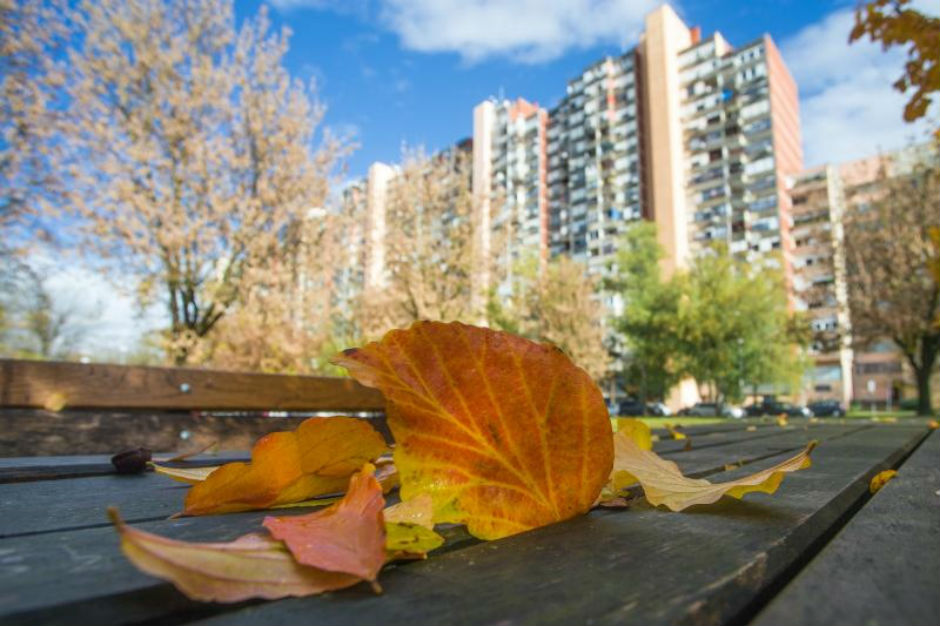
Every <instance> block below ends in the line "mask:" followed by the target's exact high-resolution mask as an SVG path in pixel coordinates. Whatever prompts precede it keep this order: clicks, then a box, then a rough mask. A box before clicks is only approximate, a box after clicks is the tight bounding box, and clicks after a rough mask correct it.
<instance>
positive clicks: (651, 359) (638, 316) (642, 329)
mask: <svg viewBox="0 0 940 626" xmlns="http://www.w3.org/2000/svg"><path fill="white" fill-rule="evenodd" d="M662 257H663V251H662V248H661V247H660V246H659V243H658V242H657V241H656V226H655V225H654V224H653V223H651V222H641V223H638V224H635V225H634V226H633V227H632V228H630V230H628V231H627V233H626V234H625V235H624V238H623V240H622V242H621V245H620V247H619V250H618V253H617V265H616V273H615V274H614V275H613V276H612V277H610V278H609V279H608V280H607V281H605V287H606V288H607V290H609V291H612V292H614V293H618V294H619V295H620V296H621V298H622V299H623V302H624V308H623V312H622V314H621V315H619V316H616V317H615V318H614V323H613V326H614V329H615V330H616V331H617V332H618V333H620V335H621V336H622V337H623V339H624V341H625V344H626V345H625V346H624V348H625V350H624V352H625V354H624V363H623V365H624V373H625V374H626V377H627V380H628V381H632V383H633V384H632V385H630V386H633V387H635V388H636V389H637V391H638V395H639V397H640V400H641V401H643V402H644V403H645V402H646V401H647V399H651V398H664V397H665V396H666V394H667V393H669V389H670V388H671V387H673V386H674V385H675V384H676V383H678V382H679V379H680V375H681V371H680V369H679V363H680V360H679V359H678V358H677V357H678V355H679V351H680V347H681V346H680V344H679V326H678V321H679V317H678V313H679V299H680V295H681V289H680V284H679V281H677V280H668V281H667V280H663V277H662V275H661V272H660V259H661V258H662Z"/></svg>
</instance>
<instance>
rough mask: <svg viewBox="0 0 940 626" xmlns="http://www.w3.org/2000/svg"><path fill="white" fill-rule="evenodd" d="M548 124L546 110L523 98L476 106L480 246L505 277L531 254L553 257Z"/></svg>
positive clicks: (475, 179) (475, 186) (475, 168)
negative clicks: (549, 211)
mask: <svg viewBox="0 0 940 626" xmlns="http://www.w3.org/2000/svg"><path fill="white" fill-rule="evenodd" d="M547 127H548V113H547V112H546V111H545V109H543V108H541V107H539V106H538V105H536V104H532V103H530V102H527V101H525V100H523V99H521V98H519V99H517V100H515V101H512V102H511V101H508V100H502V101H501V100H486V101H485V102H482V103H480V104H478V105H477V106H476V108H474V110H473V142H472V151H473V170H472V176H473V180H472V187H473V195H474V198H475V200H476V202H477V205H478V207H477V212H478V216H477V220H478V223H479V224H480V227H481V228H480V230H481V233H480V237H481V239H482V241H481V246H482V249H483V250H488V251H490V253H491V256H492V257H494V258H495V260H496V261H497V264H498V266H499V267H501V268H502V270H503V271H502V272H501V274H502V275H504V276H510V275H511V273H512V267H513V264H514V263H515V262H517V261H518V260H519V259H521V258H522V257H523V256H525V255H527V254H531V255H536V256H538V257H539V258H540V259H543V260H544V259H546V258H547V256H548V194H547V188H546V166H547V163H546V141H547ZM484 282H486V283H488V282H489V281H488V280H487V279H484ZM499 287H500V288H502V289H508V288H509V285H508V284H506V285H500V286H499Z"/></svg>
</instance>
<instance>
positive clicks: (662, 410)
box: [646, 402, 672, 417]
mask: <svg viewBox="0 0 940 626" xmlns="http://www.w3.org/2000/svg"><path fill="white" fill-rule="evenodd" d="M646 412H647V413H648V414H650V415H655V416H656V417H669V416H670V415H672V411H670V410H669V407H668V406H666V405H665V404H663V403H662V402H647V403H646Z"/></svg>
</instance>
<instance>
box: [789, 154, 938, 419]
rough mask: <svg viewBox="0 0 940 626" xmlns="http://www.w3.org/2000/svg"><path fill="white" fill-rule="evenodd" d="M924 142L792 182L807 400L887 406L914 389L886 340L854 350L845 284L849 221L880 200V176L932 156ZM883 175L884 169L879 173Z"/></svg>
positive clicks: (795, 285) (795, 272) (797, 299)
mask: <svg viewBox="0 0 940 626" xmlns="http://www.w3.org/2000/svg"><path fill="white" fill-rule="evenodd" d="M929 150H930V146H929V145H920V146H913V147H910V148H906V149H903V150H898V151H895V152H890V153H887V154H884V155H880V156H873V157H868V158H865V159H858V160H855V161H849V162H846V163H841V164H830V165H825V166H821V167H817V168H813V169H810V170H807V171H805V172H802V173H801V174H799V175H797V176H795V177H793V178H792V179H791V181H790V189H789V196H790V198H791V201H792V205H793V209H792V217H793V224H792V228H791V236H792V238H793V258H792V261H793V262H792V265H793V280H792V286H793V296H794V298H793V300H794V303H795V308H796V309H797V310H799V311H803V312H805V314H806V315H807V316H808V317H809V320H810V327H811V329H812V331H813V343H812V345H811V346H810V350H809V356H810V357H811V358H812V359H813V367H812V368H811V369H810V370H809V372H808V375H807V377H808V381H807V383H808V384H807V396H808V398H810V399H838V400H840V401H841V402H843V403H846V404H848V402H849V401H851V400H854V401H857V402H861V403H862V404H869V403H872V404H878V405H886V404H890V403H891V402H896V401H897V399H898V398H899V397H900V396H901V395H903V393H904V389H905V388H908V387H912V385H913V375H912V372H910V371H909V368H908V366H907V364H906V362H905V359H904V358H903V356H902V355H901V354H900V352H899V351H898V350H897V348H896V347H895V346H894V344H893V343H892V342H891V341H890V340H889V339H888V338H884V339H883V340H880V341H875V342H874V343H872V344H870V345H856V342H855V341H854V338H853V336H852V323H851V322H852V311H851V307H850V305H849V301H848V291H847V290H848V288H847V285H846V278H847V274H846V272H847V268H846V259H845V237H846V236H847V235H846V234H845V232H844V228H843V224H844V222H845V220H846V218H847V216H848V217H852V216H853V215H864V212H865V211H866V210H867V208H868V206H869V205H870V204H871V203H872V202H874V201H878V200H880V199H882V198H883V193H884V191H883V188H881V187H880V185H879V182H878V181H879V179H880V178H881V176H882V175H884V174H886V175H889V176H895V175H903V174H904V173H905V172H907V171H909V170H910V168H911V167H912V165H913V164H915V163H918V162H923V161H924V160H926V159H929V158H936V157H935V156H933V157H931V156H930V153H929ZM882 170H884V172H882Z"/></svg>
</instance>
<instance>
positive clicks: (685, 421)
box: [618, 415, 735, 428]
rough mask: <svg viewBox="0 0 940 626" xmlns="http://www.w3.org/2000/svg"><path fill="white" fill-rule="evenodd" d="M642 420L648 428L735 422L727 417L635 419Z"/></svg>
mask: <svg viewBox="0 0 940 626" xmlns="http://www.w3.org/2000/svg"><path fill="white" fill-rule="evenodd" d="M618 417H630V416H628V415H619V416H618ZM637 419H640V420H643V422H645V423H646V425H647V426H649V427H650V428H663V427H664V426H665V425H666V424H669V425H670V426H701V425H702V424H718V423H721V422H733V421H735V420H733V419H731V418H727V417H676V416H670V417H637Z"/></svg>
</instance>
